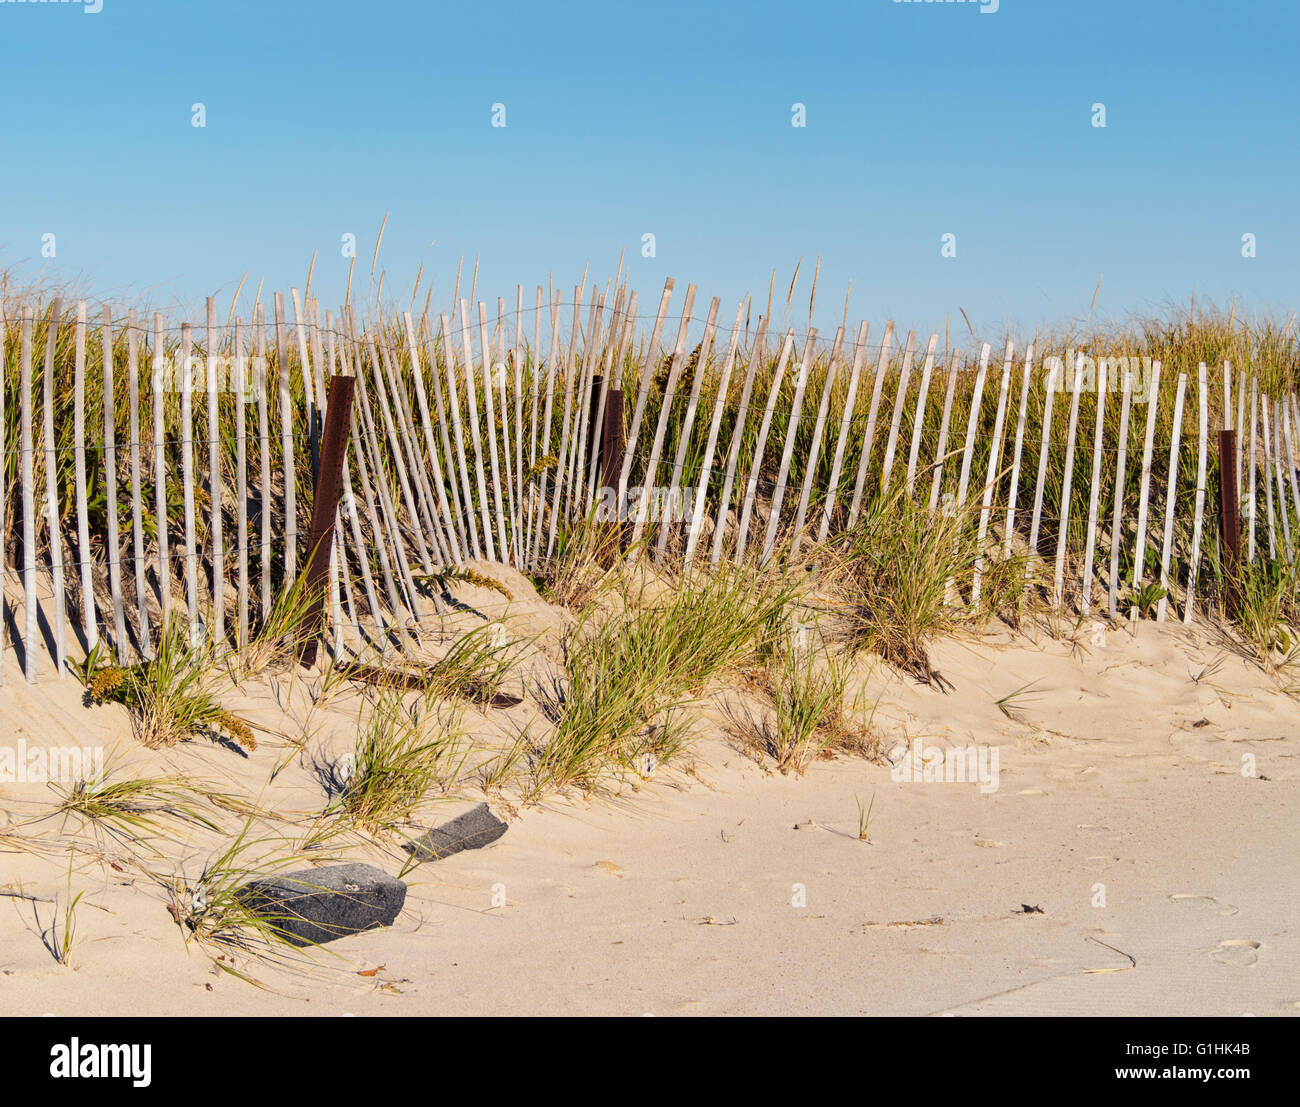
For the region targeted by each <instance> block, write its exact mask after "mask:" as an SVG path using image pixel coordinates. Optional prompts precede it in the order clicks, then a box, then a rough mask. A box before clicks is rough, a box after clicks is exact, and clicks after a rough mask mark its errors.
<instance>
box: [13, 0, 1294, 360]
mask: <svg viewBox="0 0 1300 1107" xmlns="http://www.w3.org/2000/svg"><path fill="white" fill-rule="evenodd" d="M997 7H998V10H997V11H996V12H989V13H985V12H981V10H980V6H979V5H978V4H977V3H974V2H970V3H947V4H943V3H936V4H926V3H919V2H917V3H895V2H892V0H857V2H855V3H839V4H835V3H816V2H810V3H800V4H790V3H785V4H773V3H763V2H757V0H748V2H746V3H734V4H733V3H712V4H691V3H676V2H667V3H665V2H657V3H655V4H654V5H626V4H608V3H606V4H568V3H561V2H556V3H549V4H537V3H513V2H508V0H501V2H498V3H494V4H491V5H480V4H464V3H461V4H446V3H396V2H393V3H386V4H379V3H375V4H358V3H355V2H352V3H341V2H335V0H315V2H312V3H277V4H270V3H252V2H239V0H236V2H224V3H181V2H179V0H166V2H164V0H102V10H101V11H99V12H97V13H95V14H88V13H87V12H85V11H82V10H81V8H80V6H78V5H76V4H74V3H64V4H59V3H51V4H36V3H25V4H23V3H14V2H8V3H4V2H0V90H2V91H3V96H4V105H5V106H4V112H3V116H2V118H0V166H3V170H0V266H12V265H15V264H19V263H21V264H22V269H21V272H22V273H23V274H24V275H26V276H31V277H35V276H44V277H48V278H51V279H56V280H74V281H80V282H82V284H83V285H84V287H86V288H87V289H88V290H89V291H91V292H92V293H93V294H94V295H95V296H96V297H111V298H113V299H115V300H119V299H122V298H125V297H130V296H138V297H140V298H141V300H142V301H147V302H150V303H153V304H156V305H161V306H164V307H168V306H171V307H176V308H178V309H180V308H184V307H186V306H187V305H193V304H196V303H199V302H201V298H202V297H203V296H204V295H205V294H207V293H212V292H217V293H219V294H220V295H221V296H222V297H223V298H224V301H225V302H226V303H228V300H229V297H230V295H231V294H232V293H233V292H234V289H235V286H236V284H237V283H238V281H239V279H240V278H241V277H242V276H243V275H244V273H245V272H246V271H247V272H248V273H249V278H248V280H249V284H248V286H247V287H246V291H250V292H251V289H252V288H254V287H256V285H257V282H258V281H259V280H260V279H263V278H264V279H265V281H266V286H267V289H268V290H269V289H275V288H278V289H282V290H283V289H287V288H288V286H289V285H291V284H295V285H298V286H299V287H301V285H302V282H303V280H304V279H305V275H306V270H307V266H308V263H309V262H310V259H311V257H312V254H313V252H314V251H319V259H318V261H317V265H316V274H315V278H314V283H313V288H314V290H315V291H316V292H317V293H318V294H319V295H320V297H321V299H322V301H323V302H324V303H325V304H326V305H327V306H332V305H334V304H336V303H338V302H339V301H340V300H341V298H342V296H343V293H344V288H345V284H346V278H347V266H348V261H347V259H345V258H344V257H342V256H341V253H340V244H341V236H342V235H343V234H345V233H351V234H355V235H356V238H357V243H358V255H359V256H358V259H357V272H358V281H359V284H358V287H359V290H360V292H361V293H362V295H364V294H365V292H366V291H367V287H368V284H369V269H370V257H371V253H372V251H373V248H374V242H375V235H376V232H377V231H378V228H379V225H380V221H381V220H382V219H383V217H384V215H385V213H389V220H388V226H387V231H386V233H385V237H384V243H383V250H382V253H381V255H380V265H381V267H382V268H383V269H384V270H385V271H386V272H387V284H388V286H390V287H395V288H396V289H398V290H401V289H405V290H406V292H407V294H408V295H409V291H410V288H411V285H412V283H413V281H414V279H415V275H416V271H417V269H418V268H419V266H420V264H421V261H422V260H423V261H424V265H425V279H426V282H427V281H428V280H429V279H432V280H433V281H434V295H435V303H440V302H443V301H442V300H441V297H444V296H447V295H450V292H451V288H452V285H453V283H454V280H455V273H456V265H457V261H458V259H459V258H460V257H461V256H462V255H463V256H464V257H465V258H466V265H467V267H468V266H472V264H473V259H474V258H475V257H476V256H477V257H479V258H480V265H481V268H480V292H481V293H486V296H485V297H483V298H487V299H488V301H489V303H493V302H494V300H495V297H496V296H497V295H504V296H506V297H507V298H508V299H509V300H510V301H511V302H513V298H514V287H515V283H516V282H523V283H524V285H525V288H526V289H529V290H530V293H529V295H528V300H529V301H530V302H531V289H533V288H534V287H535V286H536V284H538V283H542V284H545V283H546V281H547V278H548V274H552V273H553V274H554V276H555V280H556V282H557V285H559V286H562V287H564V288H566V289H571V287H572V285H573V284H575V283H576V282H577V281H578V280H579V278H580V277H581V274H582V271H583V268H584V266H585V265H586V264H587V263H590V264H591V273H592V276H593V277H595V278H597V279H599V280H600V281H601V282H602V283H603V282H604V281H605V280H606V279H607V278H608V277H610V276H612V275H613V273H614V270H615V267H616V265H617V263H618V258H619V254H620V252H621V251H626V253H627V258H628V264H629V266H630V271H631V277H632V284H633V287H635V288H637V289H639V291H640V294H641V301H642V304H643V305H645V304H647V303H649V304H653V303H655V302H657V299H658V291H659V289H660V287H661V286H662V283H663V279H664V277H665V276H673V277H675V278H677V280H678V282H679V286H684V284H685V283H686V282H687V281H693V282H695V283H697V284H698V285H699V286H700V296H701V297H702V298H703V303H705V304H707V298H708V297H709V296H713V295H719V296H721V297H722V298H723V308H722V313H723V316H724V318H726V319H728V320H729V318H730V317H731V315H733V314H734V311H735V305H736V302H737V300H738V298H739V297H740V296H741V295H742V294H743V293H744V292H746V291H750V292H753V293H754V295H755V296H756V297H757V298H758V299H759V300H760V301H761V302H762V303H764V304H765V302H766V298H767V288H768V281H769V279H770V276H771V274H772V271H773V269H775V270H776V272H777V285H778V288H779V289H781V291H780V292H779V293H778V296H779V298H780V299H781V300H783V299H784V288H785V287H786V286H788V283H789V279H790V274H791V272H792V271H793V268H794V264H795V262H796V261H797V260H798V259H799V258H801V257H802V258H803V259H804V262H803V275H802V276H801V280H800V286H799V289H798V290H797V292H796V296H795V303H796V307H797V309H798V312H801V313H803V314H804V315H805V316H806V312H807V299H808V291H809V282H810V278H811V274H812V270H813V267H814V264H815V261H816V258H817V257H818V256H819V255H820V257H821V282H820V288H819V293H818V311H817V320H816V322H817V323H819V324H820V325H821V326H822V327H823V328H826V327H833V326H834V324H835V323H837V322H838V320H839V316H840V314H841V311H842V306H843V300H844V295H845V288H846V286H847V284H848V282H849V281H850V280H851V281H852V282H853V291H852V301H851V306H850V312H851V314H852V315H853V316H854V317H855V318H858V317H866V318H869V319H871V320H873V321H875V322H876V324H877V325H879V324H880V323H881V322H882V321H883V320H884V319H885V318H886V317H893V318H896V319H898V320H899V323H900V325H905V326H916V327H917V328H918V329H920V328H931V327H938V328H942V327H943V325H944V322H945V319H947V318H948V317H949V316H951V317H952V319H954V320H957V319H958V318H959V316H958V309H959V308H963V309H965V311H966V312H967V314H968V315H970V317H971V318H972V319H973V320H974V321H975V323H976V326H977V329H979V330H980V331H981V332H984V333H987V334H990V335H991V334H993V333H995V332H1000V331H1001V330H1002V329H1003V328H1004V327H1005V326H1006V325H1008V324H1009V325H1011V326H1012V327H1013V328H1015V329H1017V330H1020V329H1024V328H1029V329H1032V328H1033V327H1034V326H1035V325H1036V324H1038V323H1040V322H1045V321H1056V320H1061V319H1066V318H1071V317H1076V316H1083V315H1086V314H1087V312H1088V309H1089V303H1090V301H1091V299H1092V296H1093V291H1094V288H1095V287H1096V284H1097V281H1098V278H1099V277H1100V276H1101V275H1102V274H1104V275H1105V276H1104V281H1103V283H1102V288H1101V294H1100V297H1099V299H1098V302H1097V308H1096V315H1098V316H1101V317H1108V316H1114V317H1123V316H1125V315H1127V314H1128V313H1130V312H1133V311H1150V310H1153V309H1158V308H1159V307H1160V306H1161V305H1162V304H1164V303H1166V302H1168V301H1178V302H1181V303H1186V302H1187V301H1188V300H1189V299H1190V298H1191V296H1192V295H1193V293H1195V295H1196V296H1197V298H1198V299H1201V300H1205V299H1214V300H1217V301H1220V302H1222V303H1225V304H1226V303H1227V302H1228V301H1230V300H1231V299H1232V297H1233V296H1234V295H1236V296H1237V297H1238V298H1239V308H1245V309H1247V310H1257V311H1273V312H1277V313H1281V314H1285V313H1286V312H1288V311H1290V310H1291V308H1292V306H1293V305H1294V304H1295V301H1296V299H1297V293H1298V292H1300V266H1297V264H1296V258H1297V249H1298V248H1300V217H1297V214H1296V204H1295V201H1294V197H1295V191H1296V184H1297V182H1298V181H1300V144H1297V141H1296V130H1297V127H1298V126H1300V112H1297V107H1298V106H1300V103H1298V99H1300V98H1298V97H1297V88H1296V85H1297V80H1298V77H1297V72H1298V67H1297V66H1296V64H1295V60H1294V51H1295V42H1296V32H1297V30H1300V14H1298V13H1297V11H1296V9H1295V8H1294V7H1293V6H1292V5H1289V4H1284V3H1281V2H1277V3H1250V4H1242V5H1227V4H1223V3H1221V2H1214V3H1211V2H1208V0H1180V2H1173V0H1144V2H1142V3H1134V2H1132V0H1092V2H1080V3H1066V2H1063V0H1052V2H1048V0H1000V3H999V4H998V5H997ZM200 102H201V103H202V104H203V105H204V106H205V110H206V126H205V127H203V128H196V127H194V126H192V125H191V119H192V112H191V108H192V105H193V104H195V103H200ZM796 102H797V103H802V104H804V105H805V106H806V120H807V125H806V126H805V127H803V128H796V127H792V126H791V117H792V105H793V104H795V103H796ZM1097 102H1101V103H1104V104H1105V106H1106V115H1107V120H1106V121H1107V126H1106V127H1105V128H1104V129H1098V128H1094V127H1093V126H1092V125H1091V121H1092V105H1093V104H1094V103H1097ZM497 103H501V104H504V105H505V106H506V124H507V125H506V126H505V127H504V128H499V127H497V128H494V127H493V126H491V122H492V109H493V105H494V104H497ZM47 233H53V234H55V235H56V246H57V256H56V258H55V259H52V260H51V259H42V258H41V245H42V238H41V236H42V235H43V234H47ZM646 233H651V234H654V235H655V237H656V256H655V257H654V258H643V257H642V256H641V243H642V235H643V234H646ZM1246 233H1250V234H1254V235H1255V236H1256V240H1257V256H1256V257H1255V258H1253V259H1246V258H1243V257H1242V254H1241V250H1242V235H1243V234H1246ZM944 234H953V235H955V236H956V243H957V256H956V257H955V258H944V257H942V256H941V250H940V247H941V237H942V236H943V235H944ZM430 243H434V245H433V246H432V248H430ZM795 320H796V321H800V320H799V317H798V315H797V314H796V315H795Z"/></svg>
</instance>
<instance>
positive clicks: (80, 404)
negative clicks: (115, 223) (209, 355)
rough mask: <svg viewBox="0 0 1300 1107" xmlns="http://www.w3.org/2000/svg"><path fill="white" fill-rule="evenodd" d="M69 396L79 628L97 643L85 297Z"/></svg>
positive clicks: (80, 303)
mask: <svg viewBox="0 0 1300 1107" xmlns="http://www.w3.org/2000/svg"><path fill="white" fill-rule="evenodd" d="M74 335H75V337H74V354H73V358H74V360H73V383H72V389H73V396H72V461H73V470H74V494H75V496H76V501H77V504H76V507H77V553H78V559H77V576H78V578H79V579H80V581H81V629H82V631H83V633H84V634H85V636H86V643H87V645H88V646H89V648H90V649H92V650H93V649H94V648H95V646H96V645H98V643H99V623H98V621H97V619H96V618H95V576H94V572H95V570H94V564H95V562H94V556H93V555H92V554H91V552H90V525H89V516H88V513H87V510H86V301H85V300H79V301H77V321H76V329H75V331H74Z"/></svg>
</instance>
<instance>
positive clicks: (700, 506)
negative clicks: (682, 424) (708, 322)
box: [682, 299, 745, 573]
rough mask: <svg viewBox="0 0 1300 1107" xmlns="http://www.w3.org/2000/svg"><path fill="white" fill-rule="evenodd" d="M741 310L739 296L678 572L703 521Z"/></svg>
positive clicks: (687, 563)
mask: <svg viewBox="0 0 1300 1107" xmlns="http://www.w3.org/2000/svg"><path fill="white" fill-rule="evenodd" d="M744 312H745V301H744V300H743V299H742V300H741V301H740V305H739V306H738V307H737V308H736V321H735V323H733V324H732V327H731V338H730V339H729V340H728V341H727V355H726V357H725V358H723V360H722V372H721V374H720V375H719V377H718V391H717V395H716V396H715V397H714V400H713V418H712V419H711V420H710V422H709V436H708V439H707V440H706V442H705V444H704V456H703V457H702V458H701V459H700V477H699V484H698V485H697V486H696V488H695V502H694V504H692V506H691V521H690V526H689V528H688V530H687V534H686V550H685V552H684V553H683V555H682V572H683V573H685V572H686V571H687V570H689V569H690V567H691V562H692V561H694V559H695V547H696V544H697V543H698V542H699V538H700V527H701V526H703V524H704V506H705V501H706V499H707V497H708V491H709V477H710V475H711V474H712V472H713V455H714V452H715V451H716V450H717V446H718V430H719V428H720V427H721V426H722V413H723V410H724V409H725V407H726V403H727V389H728V388H729V387H730V386H731V371H732V369H733V367H734V366H735V364H736V349H737V347H738V345H739V343H740V320H741V317H742V316H743V315H744Z"/></svg>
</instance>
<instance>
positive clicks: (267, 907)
mask: <svg viewBox="0 0 1300 1107" xmlns="http://www.w3.org/2000/svg"><path fill="white" fill-rule="evenodd" d="M241 895H242V898H243V900H244V903H245V905H246V906H247V907H248V908H249V909H250V910H252V911H254V912H255V913H256V914H258V915H261V916H262V917H263V918H265V919H266V920H268V921H269V922H270V923H271V925H272V926H273V927H274V928H275V930H277V931H278V932H279V933H280V935H281V936H282V937H283V938H284V939H285V941H287V942H289V943H290V944H292V945H295V946H306V945H316V944H319V943H321V942H329V941H333V940H334V939H335V938H343V937H346V936H347V935H349V934H358V933H360V932H361V931H363V930H371V929H373V928H374V927H377V926H392V925H393V920H394V919H396V918H397V914H398V912H399V911H401V909H402V904H403V903H405V902H406V885H405V884H404V883H403V882H402V881H400V880H398V879H397V878H396V877H392V876H389V875H388V874H387V873H386V872H384V871H383V870H382V869H377V868H375V866H374V865H365V864H360V863H353V864H348V865H328V866H325V867H322V868H319V869H302V870H299V871H298V872H292V873H283V874H281V875H278V876H272V877H267V878H266V879H263V880H257V881H254V882H253V883H252V884H249V885H248V886H247V887H245V888H244V889H243V891H242V893H241Z"/></svg>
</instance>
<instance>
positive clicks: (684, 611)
mask: <svg viewBox="0 0 1300 1107" xmlns="http://www.w3.org/2000/svg"><path fill="white" fill-rule="evenodd" d="M795 594H796V587H795V584H794V583H793V582H792V581H791V580H789V579H786V578H783V577H782V576H781V575H779V574H775V573H772V574H765V573H760V572H758V571H757V570H756V569H754V568H753V567H752V566H745V567H741V568H738V569H726V570H723V571H720V572H717V573H713V574H708V575H704V576H698V577H695V578H692V579H690V580H687V581H683V582H682V583H681V586H680V587H679V588H678V589H676V590H675V591H674V592H673V593H672V594H671V595H670V596H669V597H668V598H667V599H666V600H664V601H663V602H660V603H653V602H651V603H647V604H646V605H645V606H642V605H641V604H640V603H638V602H637V597H635V596H628V597H626V598H627V600H628V602H627V603H626V604H625V606H624V608H623V609H622V610H621V611H620V612H618V613H616V614H613V615H609V616H606V617H604V618H603V619H601V618H600V613H599V612H597V611H596V610H595V609H592V610H589V611H588V612H587V614H586V617H585V618H584V620H583V621H582V622H581V623H580V625H579V626H578V628H577V629H576V630H575V631H574V632H573V633H572V634H571V635H570V636H569V639H568V641H567V643H566V647H565V678H564V679H563V680H562V681H559V682H557V683H556V685H555V686H554V687H553V688H552V689H551V690H550V697H549V701H548V707H549V710H550V712H551V716H552V719H553V721H554V722H555V724H556V725H555V731H554V734H553V735H552V736H551V737H550V739H549V741H548V742H547V743H546V744H545V746H544V748H543V749H542V750H541V751H540V753H539V755H538V757H537V760H536V764H535V769H534V771H535V778H536V787H537V788H540V787H542V786H546V787H553V788H563V787H567V786H570V785H573V786H577V787H579V788H582V789H584V790H590V789H591V788H593V787H594V786H595V785H596V783H597V782H598V781H599V779H600V778H601V776H602V775H603V773H604V772H605V771H606V770H607V769H608V768H609V767H610V766H620V767H623V768H630V767H633V766H634V765H635V764H636V762H637V761H638V759H640V758H643V757H645V756H647V755H648V756H653V757H654V758H655V759H656V760H657V761H664V760H667V759H668V758H670V757H672V756H673V754H674V753H675V752H677V750H678V749H679V748H680V742H681V737H682V735H681V732H680V731H679V730H678V729H677V728H676V727H675V726H673V725H672V720H671V718H670V716H671V713H672V711H673V709H674V708H680V707H681V706H682V705H683V704H685V703H687V702H689V701H690V700H692V699H694V698H695V697H697V696H698V695H699V694H700V693H701V692H702V691H703V690H704V688H705V686H706V685H707V684H708V683H709V682H710V681H713V680H715V679H717V678H719V677H721V676H722V675H723V674H724V673H725V672H727V671H728V670H733V669H735V668H736V667H737V666H739V665H741V664H742V663H744V662H746V661H748V660H751V659H752V658H753V657H754V656H755V655H756V652H757V650H758V649H759V646H760V643H761V642H762V641H763V639H764V635H765V633H766V631H767V628H768V626H769V625H770V623H771V621H772V619H773V617H774V615H776V614H777V613H779V612H784V611H785V610H786V609H787V608H788V607H789V605H790V604H791V603H792V602H793V600H794V597H795ZM655 723H657V724H658V726H657V727H653V726H652V724H655Z"/></svg>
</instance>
